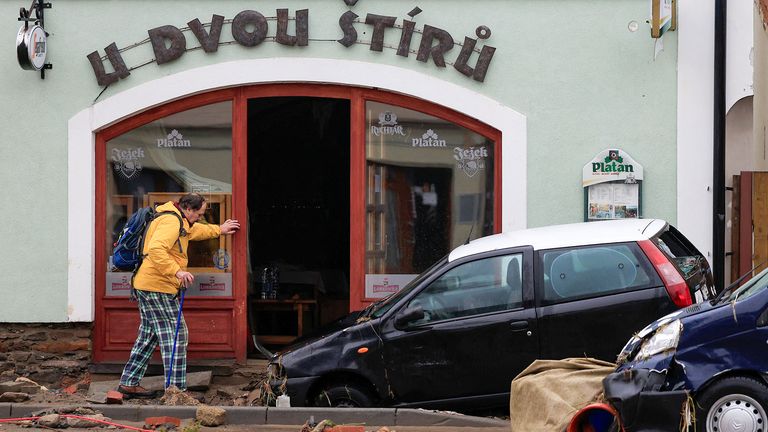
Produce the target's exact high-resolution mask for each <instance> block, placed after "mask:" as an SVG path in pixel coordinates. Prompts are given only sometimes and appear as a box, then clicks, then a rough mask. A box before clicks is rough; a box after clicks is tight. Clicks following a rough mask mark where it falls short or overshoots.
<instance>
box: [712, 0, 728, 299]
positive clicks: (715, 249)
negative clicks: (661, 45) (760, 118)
mask: <svg viewBox="0 0 768 432" xmlns="http://www.w3.org/2000/svg"><path fill="white" fill-rule="evenodd" d="M727 8H728V0H715V64H714V84H715V85H714V110H713V111H714V117H715V118H714V128H713V140H712V141H713V146H714V148H713V154H712V156H713V158H712V164H713V166H712V179H713V180H712V186H713V187H712V189H713V194H712V212H713V214H712V262H713V265H714V268H713V273H714V275H713V276H714V282H715V286H716V287H717V289H718V290H721V289H723V287H724V286H725V114H726V113H725V37H726V10H727Z"/></svg>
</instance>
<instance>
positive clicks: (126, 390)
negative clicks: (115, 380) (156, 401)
mask: <svg viewBox="0 0 768 432" xmlns="http://www.w3.org/2000/svg"><path fill="white" fill-rule="evenodd" d="M117 391H119V392H120V393H122V394H123V398H125V399H132V398H138V399H150V398H153V397H155V396H156V395H157V392H155V391H150V390H147V389H145V388H144V387H142V386H140V385H135V386H126V385H122V384H121V385H119V386H118V387H117Z"/></svg>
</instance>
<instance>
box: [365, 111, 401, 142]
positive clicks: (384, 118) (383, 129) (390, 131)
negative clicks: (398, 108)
mask: <svg viewBox="0 0 768 432" xmlns="http://www.w3.org/2000/svg"><path fill="white" fill-rule="evenodd" d="M371 133H372V134H374V135H376V136H382V135H390V136H393V135H401V136H405V135H406V133H405V131H403V126H402V125H399V124H397V114H395V113H393V112H392V111H384V112H383V113H381V114H379V125H378V126H371Z"/></svg>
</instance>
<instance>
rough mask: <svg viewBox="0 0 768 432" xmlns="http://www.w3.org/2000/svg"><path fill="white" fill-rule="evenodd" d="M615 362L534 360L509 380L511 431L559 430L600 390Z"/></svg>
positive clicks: (586, 359) (585, 359)
mask: <svg viewBox="0 0 768 432" xmlns="http://www.w3.org/2000/svg"><path fill="white" fill-rule="evenodd" d="M615 369H616V365H615V364H613V363H609V362H606V361H602V360H597V359H593V358H569V359H565V360H536V361H534V362H533V363H531V364H530V366H528V367H527V368H526V369H525V370H524V371H522V372H520V374H519V375H518V376H517V377H515V379H513V380H512V389H511V394H510V400H509V417H510V419H511V423H512V432H562V431H564V430H565V429H566V427H567V426H568V423H569V422H570V420H571V418H572V417H573V415H574V414H576V412H577V411H578V410H579V409H581V408H583V407H584V406H586V405H587V404H589V403H590V402H593V401H595V399H596V398H597V396H598V395H599V394H600V393H601V392H602V391H603V378H605V377H606V376H607V375H608V374H610V373H611V372H613V371H614V370H615Z"/></svg>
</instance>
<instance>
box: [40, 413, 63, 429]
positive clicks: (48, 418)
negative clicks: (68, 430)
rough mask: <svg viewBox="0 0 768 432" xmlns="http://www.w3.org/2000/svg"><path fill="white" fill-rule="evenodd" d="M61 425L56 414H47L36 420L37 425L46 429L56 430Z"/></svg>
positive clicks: (59, 417) (59, 418)
mask: <svg viewBox="0 0 768 432" xmlns="http://www.w3.org/2000/svg"><path fill="white" fill-rule="evenodd" d="M61 423H62V422H61V416H60V415H58V414H48V415H44V416H42V417H40V418H39V419H37V424H38V425H40V426H43V427H47V428H57V427H59V425H60V424H61Z"/></svg>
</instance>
